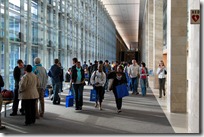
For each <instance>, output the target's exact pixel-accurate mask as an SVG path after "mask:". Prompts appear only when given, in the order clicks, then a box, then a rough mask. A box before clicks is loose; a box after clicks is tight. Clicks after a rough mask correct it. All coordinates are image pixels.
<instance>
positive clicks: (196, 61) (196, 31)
mask: <svg viewBox="0 0 204 137" xmlns="http://www.w3.org/2000/svg"><path fill="white" fill-rule="evenodd" d="M188 4H189V5H188V7H189V9H188V11H189V17H190V13H191V12H190V10H192V9H193V10H195V9H197V10H199V9H200V1H199V0H189V3H188ZM202 11H203V10H202ZM202 14H203V13H200V15H202ZM188 30H189V35H188V36H189V39H188V41H189V43H188V100H187V101H188V132H189V133H201V127H200V122H199V121H200V118H201V117H200V116H199V114H201V113H200V109H199V108H200V96H201V94H200V91H201V90H200V82H199V80H200V76H201V73H200V71H199V70H200V43H199V41H200V39H199V38H200V24H190V25H189V27H188ZM201 45H202V44H201Z"/></svg>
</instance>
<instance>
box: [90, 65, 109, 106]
mask: <svg viewBox="0 0 204 137" xmlns="http://www.w3.org/2000/svg"><path fill="white" fill-rule="evenodd" d="M105 83H106V74H105V73H104V72H103V65H102V64H100V65H99V66H98V70H96V71H94V72H93V74H92V76H91V84H92V85H93V86H94V89H95V90H96V96H97V99H96V104H95V107H97V106H98V102H99V110H102V107H101V105H102V101H103V98H104V90H103V87H104V85H105Z"/></svg>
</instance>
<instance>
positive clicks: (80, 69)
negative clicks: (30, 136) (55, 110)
mask: <svg viewBox="0 0 204 137" xmlns="http://www.w3.org/2000/svg"><path fill="white" fill-rule="evenodd" d="M72 61H73V66H71V67H69V68H68V70H67V72H66V73H65V75H64V74H63V67H62V65H61V63H60V61H59V59H54V64H53V65H52V66H51V67H50V69H49V71H48V72H47V70H46V69H45V68H44V67H43V66H42V64H41V59H40V58H39V57H36V58H35V59H34V63H35V65H34V66H31V65H30V64H27V65H25V64H24V62H23V61H22V60H21V59H19V60H18V61H17V64H18V65H17V66H16V67H15V68H14V71H13V76H14V80H15V89H14V98H13V106H12V113H11V114H10V116H15V115H17V112H18V104H19V101H20V100H21V109H20V113H21V115H25V125H26V126H27V125H31V124H34V123H35V120H36V119H38V118H40V117H43V116H44V111H45V105H44V92H45V90H46V87H47V84H48V77H50V78H51V82H52V89H53V98H52V103H53V104H54V105H58V104H60V96H59V93H60V92H63V81H65V82H69V83H70V90H71V91H72V92H73V93H74V101H75V110H82V107H83V90H84V86H85V85H86V83H87V84H88V85H91V86H93V89H95V90H96V96H97V97H96V100H95V105H94V106H95V108H99V110H103V108H102V102H103V100H104V94H105V92H109V91H112V92H113V94H114V97H115V103H116V108H117V113H120V112H122V110H121V109H122V98H118V92H117V89H116V87H117V86H118V85H122V84H125V85H127V89H128V90H129V91H130V92H132V94H135V95H138V94H140V93H139V91H138V85H139V83H140V88H141V95H142V96H146V90H147V87H148V86H149V85H148V76H149V74H148V69H147V67H146V64H145V63H144V62H141V63H140V65H139V64H138V63H137V61H136V60H135V59H133V60H132V61H131V62H121V63H119V62H118V61H116V62H112V63H110V62H109V61H108V60H105V61H104V62H103V61H94V63H93V64H92V62H90V60H89V65H88V64H87V63H86V61H84V62H83V64H81V62H80V61H79V60H78V59H77V58H73V59H72ZM156 73H157V74H158V79H159V87H160V88H159V98H161V97H162V91H163V95H164V96H165V94H166V92H165V81H166V79H165V75H166V74H167V70H166V67H165V65H164V62H163V61H160V63H159V66H158V69H157V71H156ZM64 78H65V79H64ZM2 81H3V79H2ZM85 81H87V82H85ZM0 82H1V81H0ZM0 103H1V102H0Z"/></svg>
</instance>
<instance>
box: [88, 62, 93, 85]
mask: <svg viewBox="0 0 204 137" xmlns="http://www.w3.org/2000/svg"><path fill="white" fill-rule="evenodd" d="M88 72H89V80H88V85H90V79H91V72H92V63H91V62H90V65H89V66H88Z"/></svg>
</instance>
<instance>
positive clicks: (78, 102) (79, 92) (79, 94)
mask: <svg viewBox="0 0 204 137" xmlns="http://www.w3.org/2000/svg"><path fill="white" fill-rule="evenodd" d="M73 88H74V91H75V108H76V109H79V108H82V106H83V89H84V85H83V84H73Z"/></svg>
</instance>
